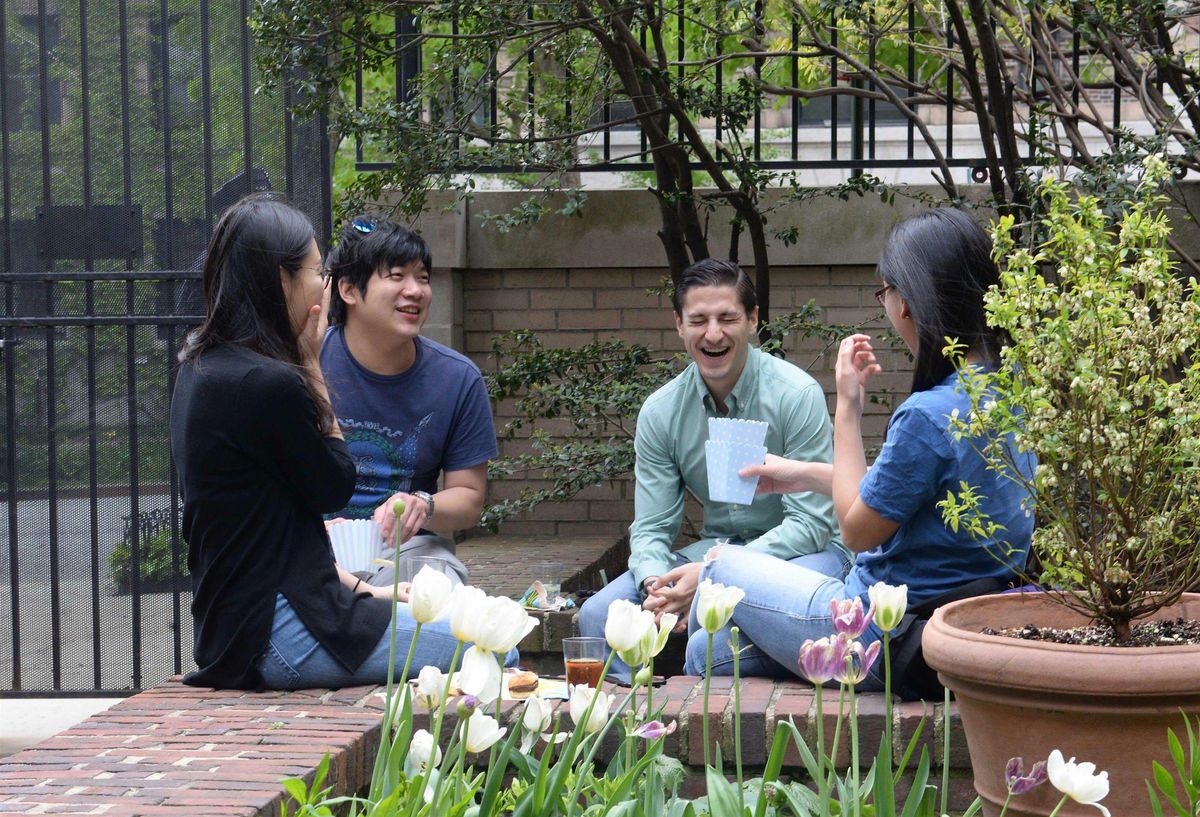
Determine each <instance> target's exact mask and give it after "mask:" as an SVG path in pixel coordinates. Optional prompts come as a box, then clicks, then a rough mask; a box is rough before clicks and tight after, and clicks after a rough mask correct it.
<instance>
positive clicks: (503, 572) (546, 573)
mask: <svg viewBox="0 0 1200 817" xmlns="http://www.w3.org/2000/svg"><path fill="white" fill-rule="evenodd" d="M622 547H623V546H621V545H618V544H617V541H616V539H615V538H614V537H612V536H609V535H603V534H601V535H596V536H573V537H571V538H570V539H563V538H559V537H555V536H478V537H472V538H470V539H467V540H466V541H464V542H461V543H459V545H458V558H459V559H461V560H462V562H463V564H465V565H466V566H467V567H468V569H469V570H470V571H471V584H473V585H475V586H477V587H481V588H483V589H484V590H486V591H487V592H488V593H491V594H492V595H504V596H513V597H515V596H519V595H520V594H522V593H524V592H525V590H526V589H527V588H528V587H529V585H531V584H532V583H533V582H534V580H535V579H537V580H540V581H546V580H550V581H558V582H562V583H563V585H564V589H577V588H579V587H593V586H598V585H596V584H595V579H596V577H598V571H599V569H600V568H601V567H603V568H605V570H606V574H607V576H608V578H609V579H613V578H615V575H614V570H624V564H625V558H624V556H623V555H620V551H621V549H622ZM625 552H626V553H627V552H628V551H625ZM614 557H615V558H614Z"/></svg>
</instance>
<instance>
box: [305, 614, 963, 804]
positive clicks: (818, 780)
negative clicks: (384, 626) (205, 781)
mask: <svg viewBox="0 0 1200 817" xmlns="http://www.w3.org/2000/svg"><path fill="white" fill-rule="evenodd" d="M461 626H466V627H468V628H469V623H467V622H462V623H461ZM417 638H419V631H418V633H417V636H416V637H415V638H414V642H415V640H416V639H417ZM462 646H463V642H459V650H458V652H456V654H455V657H454V659H452V661H451V664H450V667H449V673H448V674H446V675H445V676H444V679H445V680H444V684H445V687H444V692H448V690H449V684H450V677H451V676H452V675H453V673H454V670H455V669H456V668H457V665H458V657H459V655H460V654H461V650H462ZM412 656H413V647H412V645H410V648H409V656H408V659H407V660H406V661H405V662H404V671H403V672H401V673H400V677H401V678H404V677H407V676H408V674H409V672H408V670H409V669H410V667H411V662H412ZM496 657H497V659H499V658H500V656H496ZM710 660H711V656H710ZM611 661H612V658H611V656H610V658H609V659H608V662H609V663H611ZM648 661H650V662H651V663H647V664H641V665H640V666H639V669H640V670H641V671H643V672H645V673H646V677H650V676H652V675H653V665H652V661H653V656H652V655H651V656H649V657H648ZM736 666H737V665H736V664H735V670H734V681H733V683H734V689H735V690H736V689H737V688H738V687H739V684H740V678H739V677H738V671H737V669H736ZM607 670H608V664H606V666H605V667H604V670H603V672H602V675H603V674H604V673H606V672H607ZM640 674H641V673H640V672H639V673H637V674H635V677H637V675H640ZM885 677H888V681H887V683H890V672H887V671H885ZM409 689H410V687H409V686H408V685H404V684H400V685H399V686H396V687H394V688H390V689H389V693H388V696H387V698H386V701H385V715H384V721H383V724H382V726H381V730H382V734H383V735H385V736H388V737H390V739H387V738H385V739H384V740H383V741H381V744H380V747H379V750H378V755H377V758H376V763H375V767H374V773H373V775H372V779H371V782H370V785H369V787H368V791H367V793H366V794H365V795H364V796H352V797H334V796H331V792H332V787H331V786H329V785H327V784H326V778H327V772H328V763H327V762H325V763H322V764H321V766H320V767H319V768H318V770H317V774H316V776H315V779H314V780H313V782H312V784H311V785H308V786H306V785H305V784H304V783H303V782H302V781H300V780H295V779H291V780H286V781H284V786H285V788H286V790H287V792H288V794H289V796H290V797H291V798H292V801H293V802H294V805H295V806H296V811H295V814H296V815H297V817H300V815H311V816H312V817H323V816H324V815H331V814H333V813H338V814H348V815H349V817H360V815H361V817H422V816H423V815H447V817H459V816H460V815H462V816H463V817H468V815H469V817H500V816H501V815H506V816H507V817H663V815H669V816H670V817H704V816H705V815H707V816H708V817H844V816H848V815H855V817H935V815H937V814H938V813H939V812H938V811H937V809H936V805H935V804H936V798H937V794H938V788H937V786H936V785H934V784H933V782H931V781H932V780H933V779H934V778H933V776H932V771H933V765H932V761H931V759H930V756H929V752H928V749H927V748H926V747H924V746H922V747H921V751H920V753H919V755H917V752H916V748H917V746H918V745H919V744H920V742H921V736H922V732H923V727H924V721H922V722H921V723H920V724H919V725H918V727H917V728H916V729H915V730H914V733H913V735H912V736H911V737H910V738H909V740H908V742H907V745H906V747H905V751H904V752H903V756H902V760H901V762H900V764H899V766H898V767H897V768H893V764H892V743H891V740H890V732H889V731H885V733H884V737H883V738H882V739H881V740H880V743H879V746H878V748H877V749H876V751H875V761H874V763H872V764H871V766H870V769H869V771H867V773H866V774H865V776H862V777H860V772H859V769H858V765H857V764H856V763H853V762H852V763H851V765H850V767H849V768H847V769H846V770H845V771H844V772H841V773H839V771H838V769H837V768H836V764H835V758H836V757H837V756H838V750H837V742H838V737H837V735H838V734H841V733H842V730H843V729H846V730H847V731H848V733H849V735H850V748H851V756H852V758H855V759H857V758H858V754H859V748H860V747H859V741H858V729H857V717H858V715H857V709H856V703H855V701H856V699H855V693H854V691H853V688H852V687H850V686H843V687H842V689H841V691H840V696H841V697H840V698H839V702H840V705H839V706H838V707H837V711H838V716H837V726H836V727H835V729H834V735H835V737H834V740H833V745H832V747H829V748H828V751H827V747H826V746H825V744H824V743H823V741H822V739H821V738H820V737H819V736H820V734H821V732H820V729H819V728H818V740H817V744H816V746H815V747H814V746H813V745H811V744H810V743H809V742H808V740H807V739H806V736H805V735H804V733H803V732H801V730H800V729H799V728H798V727H797V726H796V724H795V722H794V721H792V720H790V719H789V720H786V721H780V722H778V723H777V724H776V726H775V732H774V735H773V738H772V742H771V747H770V752H769V754H768V756H767V759H766V764H765V766H764V769H763V774H762V776H761V777H758V778H755V779H752V780H744V779H743V777H742V773H741V769H742V763H741V757H740V756H741V739H740V732H738V731H736V730H735V732H734V739H733V745H732V747H731V748H732V751H731V752H730V754H731V755H732V757H731V758H729V760H731V761H732V763H733V765H734V767H735V768H736V769H737V770H738V771H737V776H736V778H735V779H734V780H729V779H727V778H726V776H725V773H724V769H725V767H726V765H727V764H726V763H724V762H723V760H722V750H721V748H720V747H718V748H717V751H716V759H715V762H714V763H713V764H712V765H707V764H706V766H705V769H704V774H705V782H706V789H707V793H706V795H705V796H703V797H699V798H696V799H687V798H684V797H681V796H680V795H679V789H680V786H681V783H682V781H683V777H684V768H683V765H682V764H681V763H680V761H679V760H677V759H674V758H671V757H669V756H667V755H666V754H665V753H664V748H665V737H666V734H669V733H670V731H672V730H673V728H674V727H673V726H672V727H670V728H668V727H667V725H664V724H663V723H661V721H660V719H661V717H662V716H663V709H664V703H663V702H662V701H661V700H656V698H655V697H654V690H653V688H652V687H649V686H644V685H642V684H638V683H635V685H634V686H633V687H631V688H630V689H628V690H627V691H624V692H622V693H621V699H620V700H616V696H612V695H608V694H605V695H603V696H601V695H595V694H593V695H591V696H588V695H583V696H578V695H576V694H575V693H573V699H572V701H571V702H570V703H569V704H568V705H567V706H565V707H563V708H562V710H563V711H564V714H561V715H560V716H554V717H553V718H552V720H551V721H550V722H548V723H547V722H546V721H543V717H545V715H546V714H548V712H549V704H548V703H542V702H539V701H537V700H534V701H532V704H533V705H538V706H530V709H528V710H526V711H524V712H521V713H517V714H516V716H515V717H513V718H511V719H510V720H509V727H508V730H509V734H508V735H507V738H506V739H504V742H503V744H502V745H501V744H500V743H494V744H493V745H491V746H490V748H485V749H484V750H483V751H486V752H487V763H486V766H484V767H482V768H480V769H476V767H475V766H474V765H472V763H471V762H470V761H471V759H477V760H482V759H483V758H482V754H481V755H480V756H479V757H478V758H473V756H471V755H470V753H469V752H467V751H466V750H465V745H466V743H467V740H466V736H465V735H464V729H463V723H464V721H465V720H467V714H466V713H467V712H468V710H469V708H471V707H474V706H475V705H476V704H475V703H471V704H467V705H464V704H463V702H462V701H461V700H459V701H454V700H451V701H449V702H447V701H446V698H447V695H446V694H443V695H442V696H441V699H440V700H441V701H442V703H441V704H440V705H438V706H436V707H435V708H434V710H433V711H431V712H430V713H429V716H428V717H429V720H430V721H431V722H432V723H433V726H432V727H431V729H432V734H437V735H442V736H443V739H445V738H444V736H445V734H446V733H447V732H448V734H449V738H448V740H447V741H446V746H445V751H444V752H437V751H434V750H433V748H432V745H431V743H429V742H427V743H423V744H421V748H420V750H419V752H418V751H416V750H415V747H416V746H417V744H416V743H415V738H416V736H417V734H420V735H421V737H422V740H428V739H430V733H427V732H424V730H420V732H414V729H413V716H414V711H413V707H414V703H413V701H414V696H413V695H410V694H407V693H408V690H409ZM578 689H579V688H577V691H578ZM821 692H822V690H821V689H820V688H818V689H817V691H816V695H817V701H816V704H817V707H818V710H820V709H821V706H822V705H821V697H820V696H821ZM704 694H705V696H706V697H705V702H704V703H705V711H706V712H707V711H708V710H707V704H708V700H707V696H708V694H709V692H708V688H707V686H706V688H705V693H704ZM847 696H848V701H849V705H848V707H847V706H846V705H845V701H846V698H847ZM589 697H590V701H589ZM601 700H603V701H604V703H603V704H599V703H598V702H600V701H601ZM539 704H540V705H539ZM597 705H600V706H603V711H605V712H606V713H607V718H606V719H605V720H604V722H603V724H602V725H601V724H599V723H595V724H592V726H591V727H590V728H587V727H581V726H578V725H579V724H590V723H591V722H592V721H591V715H592V713H593V711H594V708H595V707H596V706H597ZM422 706H423V704H422ZM527 706H528V705H527ZM733 706H734V713H733V718H734V720H735V723H736V722H739V718H740V704H739V698H738V696H737V695H736V694H735V696H734V703H733ZM450 707H454V708H455V709H456V710H457V712H458V723H456V724H454V725H453V726H451V727H450V728H449V729H448V730H443V729H442V728H441V727H442V725H443V719H444V716H445V714H446V712H447V711H449V709H450ZM543 707H545V709H543ZM488 708H489V709H490V705H489V707H488ZM531 712H532V713H533V714H532V716H531V714H530V713H531ZM565 712H569V713H570V718H571V721H572V722H574V723H575V724H576V728H575V729H573V730H568V726H569V724H568V723H567V722H566V714H565ZM543 713H545V714H543ZM949 714H950V707H949V706H946V707H945V708H944V710H943V716H944V717H945V718H947V719H948V718H949ZM479 715H481V712H479V711H476V712H474V714H473V715H472V717H475V716H479ZM496 715H497V717H499V715H500V704H499V702H496ZM484 718H485V719H486V718H490V716H484ZM652 721H657V723H651V722H652ZM651 726H653V727H655V730H654V734H657V735H658V736H657V737H640V736H639V734H647V732H639V730H640V729H641V728H644V727H646V728H648V727H651ZM943 730H948V720H947V721H946V722H944V723H943ZM610 735H612V736H613V737H615V741H613V740H611V739H608V740H606V738H608V737H609V736H610ZM606 744H610V745H611V744H615V746H616V751H615V752H614V753H613V757H612V759H611V760H610V761H609V762H608V763H605V764H601V763H598V762H597V757H598V752H599V750H600V748H601V747H602V746H603V745H606ZM539 747H540V748H539ZM410 750H413V751H410ZM793 752H794V753H795V754H796V755H798V756H799V757H800V759H801V764H802V766H803V769H802V774H803V775H805V776H806V777H807V782H805V781H803V780H802V779H801V776H800V775H793V779H791V780H783V779H781V777H780V772H781V771H782V769H783V764H784V760H785V757H786V756H787V755H789V754H791V753H793ZM414 755H419V756H420V759H418V760H413V756H414ZM914 755H917V762H916V765H915V767H914V768H910V767H909V761H910V760H911V759H912V758H913V757H914ZM422 763H427V764H428V768H426V769H424V770H422V769H421V768H420V764H422ZM906 782H907V785H905V783H906ZM812 784H815V786H816V791H814V790H813V788H811V787H810V786H811V785H812ZM901 789H904V790H905V791H906V793H905V794H903V795H901V794H899V793H898V791H899V790H901ZM291 805H292V804H290V803H289V804H285V805H284V808H283V812H282V813H283V817H291V815H292V814H293V812H292V810H291V807H290V806H291ZM977 809H978V802H977V804H976V805H975V806H972V807H971V809H970V810H968V812H967V815H972V814H974V813H975V812H976V811H977ZM943 814H944V812H943Z"/></svg>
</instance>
